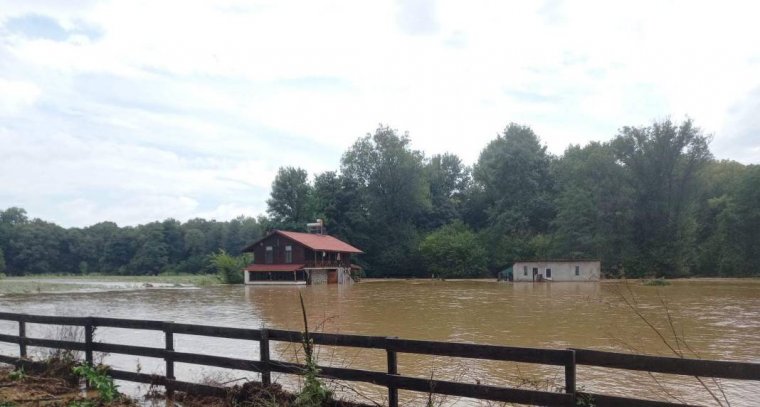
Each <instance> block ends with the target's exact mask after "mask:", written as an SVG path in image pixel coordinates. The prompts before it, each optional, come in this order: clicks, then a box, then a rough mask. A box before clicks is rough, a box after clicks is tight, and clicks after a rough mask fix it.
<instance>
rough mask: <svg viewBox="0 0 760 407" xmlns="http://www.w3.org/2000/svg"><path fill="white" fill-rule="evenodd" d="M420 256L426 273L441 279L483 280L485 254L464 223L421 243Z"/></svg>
mask: <svg viewBox="0 0 760 407" xmlns="http://www.w3.org/2000/svg"><path fill="white" fill-rule="evenodd" d="M420 252H421V253H422V258H423V260H424V264H425V267H427V269H428V271H429V272H430V273H431V274H433V275H435V276H436V277H441V278H468V277H482V276H483V275H484V274H485V272H486V252H485V249H483V246H482V245H481V244H480V242H478V240H477V237H476V236H475V234H474V233H472V231H470V230H469V229H468V228H467V227H466V226H465V225H464V224H463V223H461V222H456V223H453V224H450V225H446V226H443V227H441V228H439V229H437V230H435V231H434V232H432V233H430V234H429V235H427V237H425V239H423V240H422V243H421V244H420Z"/></svg>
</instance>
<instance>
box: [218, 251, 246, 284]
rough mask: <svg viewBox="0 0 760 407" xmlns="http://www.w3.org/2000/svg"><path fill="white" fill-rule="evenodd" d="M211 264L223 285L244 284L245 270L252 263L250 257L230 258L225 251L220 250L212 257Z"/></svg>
mask: <svg viewBox="0 0 760 407" xmlns="http://www.w3.org/2000/svg"><path fill="white" fill-rule="evenodd" d="M210 262H211V264H212V266H213V267H214V269H215V270H216V273H217V276H218V277H219V280H221V282H222V283H223V284H243V280H244V277H243V269H244V268H245V266H247V265H248V264H249V263H250V257H248V256H247V255H241V256H230V255H229V254H227V252H225V251H224V250H219V252H218V253H216V254H213V255H211V260H210Z"/></svg>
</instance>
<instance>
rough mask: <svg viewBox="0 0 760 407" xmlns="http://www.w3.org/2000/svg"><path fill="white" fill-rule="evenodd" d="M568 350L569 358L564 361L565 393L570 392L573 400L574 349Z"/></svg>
mask: <svg viewBox="0 0 760 407" xmlns="http://www.w3.org/2000/svg"><path fill="white" fill-rule="evenodd" d="M568 350H569V351H570V360H569V361H568V362H566V363H565V393H568V394H572V395H573V400H575V350H573V349H568Z"/></svg>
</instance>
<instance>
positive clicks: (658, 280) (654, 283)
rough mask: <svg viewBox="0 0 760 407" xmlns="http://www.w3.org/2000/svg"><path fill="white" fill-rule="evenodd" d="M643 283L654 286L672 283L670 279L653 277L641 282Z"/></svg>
mask: <svg viewBox="0 0 760 407" xmlns="http://www.w3.org/2000/svg"><path fill="white" fill-rule="evenodd" d="M641 284H643V285H648V286H653V287H663V286H668V285H670V281H668V280H666V279H664V278H653V279H650V280H644V281H642V282H641Z"/></svg>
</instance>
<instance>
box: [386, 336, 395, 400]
mask: <svg viewBox="0 0 760 407" xmlns="http://www.w3.org/2000/svg"><path fill="white" fill-rule="evenodd" d="M389 339H397V337H395V336H394V337H388V338H386V340H389ZM388 348H389V346H387V345H386V349H385V352H386V354H387V356H388V374H389V375H398V357H397V355H396V351H395V350H391V349H388ZM388 406H389V407H398V389H397V388H396V386H393V385H392V384H388Z"/></svg>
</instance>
